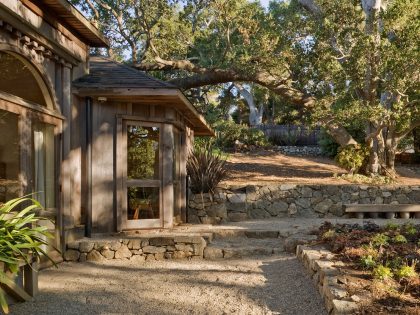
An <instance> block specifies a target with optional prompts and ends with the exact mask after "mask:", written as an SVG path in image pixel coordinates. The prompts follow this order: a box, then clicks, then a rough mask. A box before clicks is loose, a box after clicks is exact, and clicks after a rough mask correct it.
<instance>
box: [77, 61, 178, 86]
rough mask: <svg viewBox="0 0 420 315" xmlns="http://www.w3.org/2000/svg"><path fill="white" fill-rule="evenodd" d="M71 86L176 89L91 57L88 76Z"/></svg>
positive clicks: (140, 73)
mask: <svg viewBox="0 0 420 315" xmlns="http://www.w3.org/2000/svg"><path fill="white" fill-rule="evenodd" d="M73 85H74V86H76V87H83V88H167V89H177V87H176V86H175V85H173V84H170V83H167V82H165V81H161V80H158V79H156V78H153V77H152V76H149V75H147V74H146V73H144V72H142V71H139V70H136V69H134V68H132V67H129V66H127V65H124V64H122V63H117V62H115V61H113V60H110V59H107V58H104V57H91V58H90V66H89V74H88V75H85V76H83V77H81V78H79V79H77V80H76V81H74V82H73Z"/></svg>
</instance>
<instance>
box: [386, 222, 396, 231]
mask: <svg viewBox="0 0 420 315" xmlns="http://www.w3.org/2000/svg"><path fill="white" fill-rule="evenodd" d="M398 228H399V225H398V224H397V223H393V222H388V223H387V224H386V225H385V229H387V230H397V229H398Z"/></svg>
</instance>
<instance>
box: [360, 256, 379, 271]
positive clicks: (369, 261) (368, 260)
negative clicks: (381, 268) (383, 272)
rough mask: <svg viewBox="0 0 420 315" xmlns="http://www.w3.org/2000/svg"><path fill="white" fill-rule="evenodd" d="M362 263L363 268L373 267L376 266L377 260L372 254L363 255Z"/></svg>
mask: <svg viewBox="0 0 420 315" xmlns="http://www.w3.org/2000/svg"><path fill="white" fill-rule="evenodd" d="M360 265H361V266H362V268H363V269H373V268H374V267H375V266H376V261H375V259H374V258H373V257H372V255H367V256H362V258H360Z"/></svg>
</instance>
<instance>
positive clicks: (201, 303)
mask: <svg viewBox="0 0 420 315" xmlns="http://www.w3.org/2000/svg"><path fill="white" fill-rule="evenodd" d="M39 286H40V291H41V293H40V294H39V295H38V296H37V297H36V300H35V301H34V302H28V303H21V304H16V305H13V306H12V307H11V314H20V315H24V314H49V315H52V314H60V315H61V314H293V315H295V314H296V315H305V314H308V315H309V314H310V315H317V314H326V312H325V309H324V306H323V302H322V300H321V298H320V296H319V294H318V293H317V291H316V289H315V287H314V285H313V284H312V281H311V280H310V278H309V277H308V276H307V275H306V274H305V273H304V270H303V267H302V266H301V265H300V263H299V262H298V261H297V260H296V258H295V257H294V256H288V255H282V256H272V257H267V258H260V259H251V258H249V259H241V260H225V261H206V260H195V261H186V260H185V261H180V260H179V261H175V260H172V261H153V262H145V263H137V264H136V263H133V262H130V261H118V260H115V261H107V262H105V263H100V264H93V263H63V264H60V265H59V268H58V269H56V268H51V269H48V270H44V271H42V272H41V273H40V277H39Z"/></svg>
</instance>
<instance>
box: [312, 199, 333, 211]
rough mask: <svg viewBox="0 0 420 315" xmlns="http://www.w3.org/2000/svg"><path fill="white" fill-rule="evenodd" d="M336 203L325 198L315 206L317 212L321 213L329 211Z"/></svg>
mask: <svg viewBox="0 0 420 315" xmlns="http://www.w3.org/2000/svg"><path fill="white" fill-rule="evenodd" d="M333 204H334V202H333V201H332V200H331V199H325V200H323V201H321V202H320V203H318V204H317V205H316V206H315V207H314V210H315V212H319V213H324V214H325V213H327V212H328V210H329V209H330V208H331V206H332V205H333Z"/></svg>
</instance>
